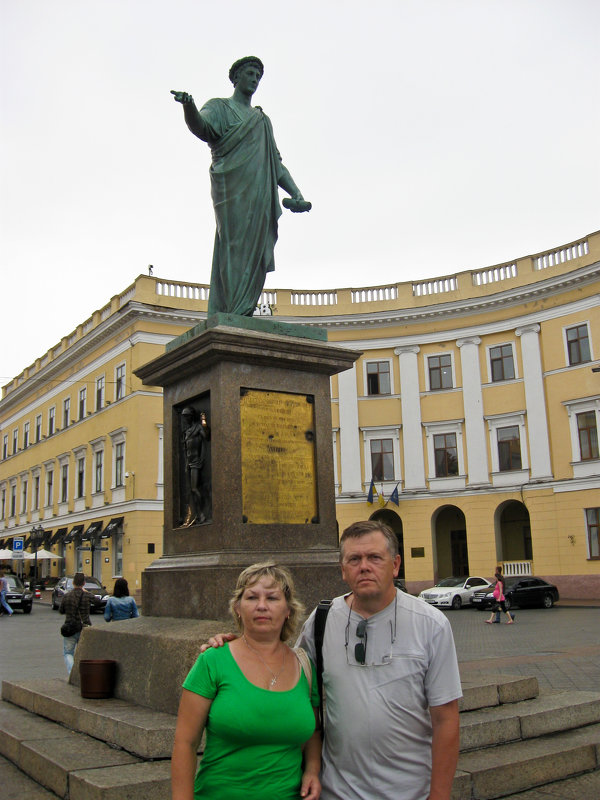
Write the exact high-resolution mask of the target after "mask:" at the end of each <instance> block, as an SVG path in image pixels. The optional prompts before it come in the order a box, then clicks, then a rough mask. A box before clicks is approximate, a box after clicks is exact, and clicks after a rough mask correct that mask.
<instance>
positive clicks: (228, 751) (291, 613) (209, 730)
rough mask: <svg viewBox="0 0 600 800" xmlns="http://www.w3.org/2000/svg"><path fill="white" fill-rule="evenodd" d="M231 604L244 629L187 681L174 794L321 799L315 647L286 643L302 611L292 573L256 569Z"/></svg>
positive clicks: (182, 799) (232, 799)
mask: <svg viewBox="0 0 600 800" xmlns="http://www.w3.org/2000/svg"><path fill="white" fill-rule="evenodd" d="M229 607H230V610H231V613H232V616H233V617H234V619H235V620H236V622H237V624H238V627H239V628H240V631H241V636H240V637H239V639H236V640H235V641H232V642H228V643H227V644H225V646H224V647H219V648H214V649H210V650H208V651H207V652H205V653H203V654H202V655H200V656H199V657H198V659H197V661H196V663H195V664H194V666H193V667H192V669H191V670H190V672H189V674H188V676H187V678H186V679H185V681H184V683H183V693H182V696H181V702H180V705H179V715H178V717H177V728H176V730H175V745H174V747H173V756H172V760H171V784H172V793H173V794H172V797H173V800H194V798H200V797H201V798H203V800H268V799H269V798H277V800H298V798H304V800H318V798H319V795H320V793H321V784H320V782H319V769H320V766H321V737H320V732H319V725H318V721H317V717H318V706H319V694H318V690H317V688H316V683H317V681H316V676H315V674H314V668H313V667H312V665H311V663H310V661H309V659H308V657H307V656H306V653H305V652H304V651H303V650H298V651H294V650H292V649H291V648H290V647H288V645H287V644H286V640H287V639H289V638H290V636H292V634H293V632H294V628H295V627H296V623H297V621H298V615H299V614H300V613H301V611H302V606H301V604H300V603H299V601H298V600H297V599H296V598H295V597H294V586H293V582H292V577H291V575H290V573H289V572H288V570H287V569H285V568H284V567H281V566H279V565H277V564H273V563H272V562H267V563H262V564H253V565H252V566H250V567H247V568H246V569H245V570H243V572H242V573H241V574H240V576H239V578H238V580H237V586H236V590H235V592H234V594H233V597H232V598H231V601H230V603H229ZM205 728H206V748H205V750H204V756H203V758H202V761H201V764H200V769H199V770H198V773H197V774H195V773H196V760H197V759H196V753H197V752H198V746H199V744H200V740H201V738H202V733H203V731H204V729H205ZM194 776H195V778H194Z"/></svg>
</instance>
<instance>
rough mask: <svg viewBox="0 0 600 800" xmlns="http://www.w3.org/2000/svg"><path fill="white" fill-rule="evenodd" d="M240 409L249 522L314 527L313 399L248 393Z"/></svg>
mask: <svg viewBox="0 0 600 800" xmlns="http://www.w3.org/2000/svg"><path fill="white" fill-rule="evenodd" d="M240 409H241V412H240V413H241V428H242V501H243V514H244V517H245V518H246V520H247V521H248V522H251V523H260V524H268V523H274V522H283V523H307V522H311V520H312V519H313V518H314V517H316V516H317V483H316V468H315V441H314V440H315V435H314V404H313V402H312V397H310V396H309V397H307V395H304V394H287V393H284V392H265V391H260V390H257V389H243V390H242V396H241V398H240Z"/></svg>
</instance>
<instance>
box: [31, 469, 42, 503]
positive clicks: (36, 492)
mask: <svg viewBox="0 0 600 800" xmlns="http://www.w3.org/2000/svg"><path fill="white" fill-rule="evenodd" d="M39 507H40V476H39V475H35V477H34V478H33V506H32V510H33V511H37V510H38V509H39Z"/></svg>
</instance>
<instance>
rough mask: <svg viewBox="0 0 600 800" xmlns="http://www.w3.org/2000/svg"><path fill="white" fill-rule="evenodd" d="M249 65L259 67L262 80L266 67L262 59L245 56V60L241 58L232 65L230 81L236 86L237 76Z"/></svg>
mask: <svg viewBox="0 0 600 800" xmlns="http://www.w3.org/2000/svg"><path fill="white" fill-rule="evenodd" d="M247 64H253V65H254V66H256V67H258V68H259V70H260V77H261V78H262V76H263V73H264V71H265V67H264V65H263V63H262V61H261V60H260V58H257V57H256V56H245V58H239V59H238V60H237V61H236V62H235V63H234V64H232V65H231V69H230V70H229V80H230V81H231V82H232V83H233V85H234V86H235V84H236V83H237V74H238V72H239V70H240V69H241V68H242V67H245V66H246V65H247Z"/></svg>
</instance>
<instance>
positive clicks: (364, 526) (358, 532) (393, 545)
mask: <svg viewBox="0 0 600 800" xmlns="http://www.w3.org/2000/svg"><path fill="white" fill-rule="evenodd" d="M378 531H379V533H382V534H383V536H384V538H385V540H386V544H387V548H388V550H389V553H390V556H391V557H392V558H396V556H397V555H399V553H398V539H397V538H396V534H395V533H394V531H393V530H392V529H391V528H390V527H389V526H388V525H386V524H385V522H379V520H376V519H369V520H363V521H362V522H353V523H352V525H350V526H349V527H348V528H346V530H345V531H344V532H343V533H342V538H341V539H340V561H341V560H342V558H343V557H344V543H345V542H346V540H347V539H360V538H361V537H362V536H366V535H367V534H369V533H377V532H378Z"/></svg>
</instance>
